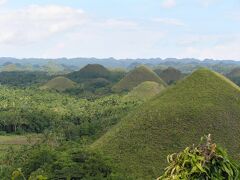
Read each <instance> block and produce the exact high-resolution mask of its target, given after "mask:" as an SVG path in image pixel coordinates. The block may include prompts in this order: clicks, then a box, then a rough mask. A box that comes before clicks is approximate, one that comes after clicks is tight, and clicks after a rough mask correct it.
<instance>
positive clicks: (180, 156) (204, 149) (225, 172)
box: [158, 135, 240, 180]
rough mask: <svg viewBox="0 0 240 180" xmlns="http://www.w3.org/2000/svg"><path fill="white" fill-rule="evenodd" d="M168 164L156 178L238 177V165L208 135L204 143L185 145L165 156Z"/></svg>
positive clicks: (190, 179) (222, 179) (168, 179)
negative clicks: (163, 171)
mask: <svg viewBox="0 0 240 180" xmlns="http://www.w3.org/2000/svg"><path fill="white" fill-rule="evenodd" d="M167 160H168V163H169V166H168V167H167V168H166V169H165V173H164V174H163V175H162V176H161V177H159V178H158V180H178V179H189V180H193V179H199V180H205V179H213V180H224V179H229V180H233V179H239V178H240V176H239V166H238V165H237V164H235V163H234V162H232V161H231V160H230V159H229V158H228V155H227V153H226V152H225V151H224V150H222V149H221V148H219V147H218V146H217V145H216V144H214V143H212V141H211V137H210V135H208V136H207V137H206V143H200V144H199V145H198V146H197V147H195V146H192V147H187V148H186V149H185V150H184V151H182V152H180V153H175V154H172V155H169V156H168V157H167Z"/></svg>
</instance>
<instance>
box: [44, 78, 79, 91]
mask: <svg viewBox="0 0 240 180" xmlns="http://www.w3.org/2000/svg"><path fill="white" fill-rule="evenodd" d="M75 86H76V83H75V82H73V81H72V80H70V79H68V78H65V77H62V76H59V77H56V78H54V79H51V80H50V81H48V82H47V83H46V84H45V85H43V86H42V87H40V89H43V90H44V89H48V90H56V91H60V92H61V91H65V90H67V89H71V88H74V87H75Z"/></svg>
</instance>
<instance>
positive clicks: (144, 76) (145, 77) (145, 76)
mask: <svg viewBox="0 0 240 180" xmlns="http://www.w3.org/2000/svg"><path fill="white" fill-rule="evenodd" d="M144 81H154V82H157V83H159V84H162V85H164V86H165V85H166V84H165V82H164V81H163V80H161V78H160V77H158V75H157V74H156V73H154V72H153V71H152V70H150V69H149V68H147V67H145V66H140V67H138V68H136V69H134V70H132V71H131V72H129V73H128V74H127V75H126V76H125V77H124V78H123V79H122V80H120V81H119V82H118V83H117V84H115V85H114V86H113V90H114V91H116V92H121V91H125V90H128V91H129V90H132V89H133V88H134V87H136V86H137V85H139V84H141V83H142V82H144Z"/></svg>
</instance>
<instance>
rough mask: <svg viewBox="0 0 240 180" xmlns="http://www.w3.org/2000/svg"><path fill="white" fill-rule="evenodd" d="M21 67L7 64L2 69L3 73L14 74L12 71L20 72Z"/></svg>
mask: <svg viewBox="0 0 240 180" xmlns="http://www.w3.org/2000/svg"><path fill="white" fill-rule="evenodd" d="M19 70H20V69H19V67H18V66H17V65H16V64H12V63H10V64H6V65H4V66H3V67H2V68H1V71H2V72H12V71H19Z"/></svg>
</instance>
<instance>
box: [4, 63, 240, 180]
mask: <svg viewBox="0 0 240 180" xmlns="http://www.w3.org/2000/svg"><path fill="white" fill-rule="evenodd" d="M15 61H17V60H14V61H13V62H12V63H5V64H3V65H2V67H1V72H0V83H1V85H0V95H1V96H0V179H3V180H9V179H13V180H26V179H29V180H46V179H96V180H99V179H111V180H115V179H116V180H118V179H119V180H125V179H126V180H127V179H129V180H130V179H131V180H133V179H157V178H158V179H159V180H160V179H161V180H174V179H203V180H205V179H239V170H240V166H239V164H238V162H239V160H240V158H239V156H238V151H239V145H238V139H239V138H240V134H239V128H240V122H239V118H240V113H239V112H240V88H239V87H238V85H237V84H239V82H240V73H239V72H238V71H239V69H238V67H237V66H238V65H232V64H231V66H230V65H229V66H221V65H219V64H217V65H216V64H215V66H213V65H211V67H209V68H210V69H214V68H215V70H216V71H218V72H214V71H212V70H209V69H206V68H205V66H203V68H202V67H200V65H199V64H201V63H199V64H198V66H195V67H194V68H186V66H187V65H186V62H183V63H180V62H179V63H178V64H177V63H176V62H175V66H169V65H167V62H165V61H163V62H164V63H165V64H164V65H163V64H161V63H159V64H152V65H149V66H148V67H147V66H146V65H144V64H146V63H141V64H139V62H132V63H133V64H132V65H130V64H129V67H127V68H126V67H124V66H120V65H119V66H116V67H118V68H116V67H114V68H107V67H105V66H103V65H99V64H95V62H94V63H92V64H88V65H86V66H84V67H82V65H78V64H77V63H76V64H74V65H72V64H69V65H64V64H58V63H53V62H52V61H51V62H48V63H46V64H38V65H32V66H27V65H26V64H25V65H24V64H21V63H16V62H15ZM62 61H65V60H62ZM114 63H115V62H114ZM134 63H135V64H134ZM195 63H196V62H195ZM176 64H177V65H176ZM188 65H189V66H188V67H192V66H191V64H188ZM177 67H181V68H177ZM182 67H185V68H186V69H187V70H186V69H185V70H183V68H182ZM213 67H214V68H213ZM226 67H228V68H226ZM228 78H229V79H231V80H232V81H233V82H232V81H231V80H229V79H228ZM234 82H235V83H236V84H235V83H234ZM208 134H212V137H210V135H208ZM205 135H208V136H205ZM201 137H203V138H202V139H201ZM232 137H235V139H233V138H232ZM199 139H201V141H200V143H199ZM198 143H199V144H198ZM193 144H198V145H193ZM224 148H226V149H224ZM173 153H174V154H173Z"/></svg>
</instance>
